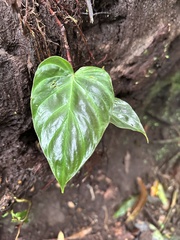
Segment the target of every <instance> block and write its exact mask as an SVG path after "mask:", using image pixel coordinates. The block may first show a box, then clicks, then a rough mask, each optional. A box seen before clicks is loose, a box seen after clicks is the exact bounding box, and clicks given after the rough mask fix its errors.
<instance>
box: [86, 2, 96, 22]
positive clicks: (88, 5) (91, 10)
mask: <svg viewBox="0 0 180 240" xmlns="http://www.w3.org/2000/svg"><path fill="white" fill-rule="evenodd" d="M85 1H86V4H87V8H88V13H89V18H90V23H94V18H93V8H92V4H91V0H85Z"/></svg>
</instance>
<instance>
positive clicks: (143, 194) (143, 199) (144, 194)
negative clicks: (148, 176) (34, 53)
mask: <svg viewBox="0 0 180 240" xmlns="http://www.w3.org/2000/svg"><path fill="white" fill-rule="evenodd" d="M137 183H138V185H139V188H140V196H139V199H138V201H137V203H136V205H135V207H134V210H133V211H132V213H131V214H130V215H129V217H128V218H127V220H126V223H128V222H131V221H133V220H134V219H135V218H136V217H137V215H138V214H139V212H140V211H141V210H142V208H143V207H144V205H145V203H146V200H147V196H148V193H147V190H146V187H145V185H144V183H143V181H142V179H141V178H140V177H138V178H137Z"/></svg>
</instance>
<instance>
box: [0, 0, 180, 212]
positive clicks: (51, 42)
mask: <svg viewBox="0 0 180 240" xmlns="http://www.w3.org/2000/svg"><path fill="white" fill-rule="evenodd" d="M86 8H87V6H86V2H85V1H77V0H71V1H61V3H60V2H58V1H55V0H53V1H51V0H50V1H43V0H42V1H36V0H35V1H31V0H26V1H23V2H21V1H20V0H15V1H12V2H11V1H10V0H8V1H6V0H0V69H1V70H0V88H1V91H0V151H1V156H0V211H1V212H5V211H7V210H8V208H9V207H10V206H11V205H12V203H13V202H14V196H16V197H20V196H21V195H24V194H25V193H26V192H27V191H28V190H29V189H30V188H31V187H32V186H33V185H34V184H35V183H36V182H38V181H44V179H46V178H48V176H51V172H50V170H49V167H48V164H47V161H46V160H45V158H44V156H43V154H42V153H41V151H40V150H39V148H38V143H37V138H36V135H35V133H34V130H33V126H32V121H31V113H30V107H29V102H30V91H31V86H32V79H33V75H34V72H35V70H36V68H37V65H38V64H39V63H40V62H41V61H42V60H43V59H45V58H46V57H48V56H50V55H60V56H62V57H65V58H68V54H71V57H72V63H73V66H74V68H75V69H77V68H79V67H80V66H83V65H97V66H100V67H102V66H105V69H106V70H107V71H108V72H109V73H110V75H111V77H112V80H113V86H114V91H115V94H119V96H127V95H129V94H130V96H131V99H132V98H134V99H136V100H137V101H136V105H140V104H141V101H142V100H143V99H145V96H146V95H147V93H148V91H149V89H150V87H151V86H152V85H153V84H154V82H155V81H157V80H158V79H163V78H164V77H165V76H166V75H167V74H170V73H171V72H172V71H175V69H176V68H178V67H179V66H180V48H179V46H180V2H179V1H178V0H157V1H153V2H152V1H151V0H140V1H138V0H126V1H124V0H119V1H115V0H113V1H110V0H108V1H95V4H94V5H93V11H94V15H93V18H94V23H93V24H91V23H90V22H89V16H88V15H87V14H86V13H87V11H86ZM58 20H59V21H60V23H58ZM63 31H64V32H63ZM66 37H67V42H66V41H65V40H66ZM69 47H70V49H69Z"/></svg>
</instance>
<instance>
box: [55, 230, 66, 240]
mask: <svg viewBox="0 0 180 240" xmlns="http://www.w3.org/2000/svg"><path fill="white" fill-rule="evenodd" d="M57 240H65V238H64V233H63V232H61V231H60V232H59V234H58V237H57Z"/></svg>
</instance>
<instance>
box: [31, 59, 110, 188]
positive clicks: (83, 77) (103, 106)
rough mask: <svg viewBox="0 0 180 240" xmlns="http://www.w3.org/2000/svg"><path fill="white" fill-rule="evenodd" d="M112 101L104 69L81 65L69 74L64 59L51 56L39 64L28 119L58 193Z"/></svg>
mask: <svg viewBox="0 0 180 240" xmlns="http://www.w3.org/2000/svg"><path fill="white" fill-rule="evenodd" d="M113 102H114V93H113V88H112V83H111V78H110V76H109V75H108V73H107V72H106V71H105V70H103V69H101V68H97V67H82V68H80V69H79V70H78V71H77V72H76V73H74V71H73V69H72V66H71V65H70V63H69V62H67V61H66V60H64V59H63V58H60V57H57V56H53V57H50V58H47V59H46V60H44V61H43V62H42V63H41V64H40V65H39V67H38V69H37V71H36V74H35V77H34V82H33V88H32V92H31V111H32V118H33V124H34V128H35V131H36V134H37V136H38V138H39V142H40V145H41V148H42V150H43V152H44V154H45V156H46V158H47V160H48V162H49V164H50V167H51V169H52V172H53V173H54V175H55V177H56V179H57V180H58V182H59V184H60V187H61V190H62V192H63V191H64V187H65V186H66V183H67V182H68V181H69V180H70V179H71V178H72V177H73V176H74V175H75V174H76V173H77V171H78V170H79V169H80V167H81V166H82V165H83V164H84V163H85V162H86V161H87V159H88V158H89V157H90V156H91V155H92V153H93V151H94V149H95V148H96V146H97V144H98V143H99V141H100V139H101V137H102V135H103V133H104V131H105V129H106V127H107V126H108V124H109V122H110V115H111V114H110V113H111V111H112V108H113Z"/></svg>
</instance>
